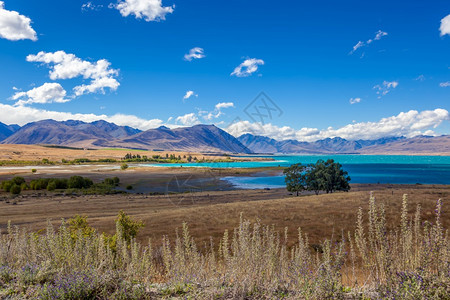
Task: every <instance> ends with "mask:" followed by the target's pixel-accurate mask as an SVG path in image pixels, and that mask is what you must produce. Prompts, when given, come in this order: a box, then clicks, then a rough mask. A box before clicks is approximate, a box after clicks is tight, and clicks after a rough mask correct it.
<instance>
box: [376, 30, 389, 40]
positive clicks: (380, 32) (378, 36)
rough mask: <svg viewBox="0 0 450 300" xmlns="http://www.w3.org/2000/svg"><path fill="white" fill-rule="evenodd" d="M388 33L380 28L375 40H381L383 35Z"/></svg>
mask: <svg viewBox="0 0 450 300" xmlns="http://www.w3.org/2000/svg"><path fill="white" fill-rule="evenodd" d="M387 35H388V34H387V32H384V31H381V30H378V31H377V33H376V35H375V38H374V40H375V41H379V40H381V38H382V37H383V36H387Z"/></svg>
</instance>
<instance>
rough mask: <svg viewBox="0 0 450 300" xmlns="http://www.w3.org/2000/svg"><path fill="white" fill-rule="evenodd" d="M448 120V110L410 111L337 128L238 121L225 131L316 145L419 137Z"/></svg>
mask: <svg viewBox="0 0 450 300" xmlns="http://www.w3.org/2000/svg"><path fill="white" fill-rule="evenodd" d="M446 120H449V112H448V111H447V110H445V109H435V110H426V111H422V112H418V111H416V110H410V111H408V112H401V113H400V114H398V115H397V116H392V117H388V118H383V119H381V120H379V121H378V122H361V123H353V124H349V125H346V126H343V127H341V128H338V129H334V128H332V127H329V128H327V129H323V130H320V129H317V128H302V129H300V130H296V129H293V128H291V127H288V126H284V127H278V126H275V125H272V124H264V125H262V124H260V123H250V122H249V121H239V122H236V123H233V124H231V125H230V126H229V127H228V128H227V129H226V130H227V131H228V132H229V133H230V134H232V135H234V136H240V135H242V134H245V133H252V134H256V135H262V136H267V137H271V138H274V139H276V140H288V139H293V140H298V141H306V142H313V141H317V140H320V139H325V138H334V137H341V138H345V139H348V140H359V139H367V140H371V139H378V138H383V137H391V136H406V137H413V136H417V135H422V134H427V135H431V134H432V133H433V131H432V130H431V129H433V128H437V127H438V126H439V125H440V124H441V123H442V122H443V121H446Z"/></svg>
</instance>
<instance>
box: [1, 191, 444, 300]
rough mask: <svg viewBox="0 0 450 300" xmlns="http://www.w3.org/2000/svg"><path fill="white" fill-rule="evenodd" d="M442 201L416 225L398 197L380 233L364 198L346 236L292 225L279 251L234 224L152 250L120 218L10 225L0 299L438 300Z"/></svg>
mask: <svg viewBox="0 0 450 300" xmlns="http://www.w3.org/2000/svg"><path fill="white" fill-rule="evenodd" d="M441 205H442V203H441V201H440V200H439V201H438V202H437V205H436V217H435V221H434V222H433V223H429V222H422V221H421V218H420V211H421V209H420V206H418V207H417V208H416V213H415V217H414V218H413V219H410V218H408V203H407V198H406V196H405V197H404V199H403V209H402V211H401V214H400V219H399V222H398V224H397V225H398V227H396V228H392V230H388V228H387V224H386V221H385V220H386V217H385V207H384V206H383V205H377V204H376V202H375V199H374V198H373V197H371V198H370V205H369V211H368V214H367V215H365V214H364V213H363V211H362V210H361V209H360V210H359V212H358V218H357V228H356V230H355V231H354V232H352V233H343V234H340V235H339V236H332V237H331V239H329V240H325V241H324V242H323V243H322V244H320V245H314V247H311V246H310V245H309V242H308V237H307V235H305V234H303V232H302V231H301V230H300V229H299V231H298V241H297V243H296V245H295V246H293V247H287V240H288V236H289V235H288V232H283V233H279V232H276V231H275V230H274V228H273V227H270V226H264V225H262V224H260V223H259V222H256V223H254V224H250V222H248V221H246V220H244V219H242V218H241V222H240V225H239V227H238V228H236V229H235V230H234V231H233V232H225V233H224V235H223V238H222V240H221V242H220V243H219V245H214V244H212V242H211V243H210V244H208V245H197V244H196V243H195V241H194V240H193V238H192V237H191V236H190V235H189V230H188V227H187V225H186V224H183V229H182V231H181V232H180V234H179V235H177V238H176V239H175V240H174V241H169V240H168V238H167V237H164V238H163V243H162V246H161V247H157V248H155V247H153V246H152V242H151V241H149V243H148V245H143V244H139V243H137V242H136V241H135V239H134V236H135V234H137V231H138V230H139V228H140V226H142V224H141V223H139V222H136V221H133V220H131V219H130V218H127V217H126V216H125V215H124V214H122V217H120V216H119V218H118V219H117V222H116V234H115V235H113V236H108V235H105V234H101V233H99V232H96V231H95V230H93V229H91V228H90V227H89V226H88V224H87V222H85V221H80V218H78V222H74V221H73V220H71V221H69V222H68V223H66V222H64V221H63V223H62V225H61V226H60V227H59V229H58V230H55V229H53V228H52V227H51V226H50V225H49V226H48V228H47V230H46V232H45V233H42V234H37V233H29V232H26V231H24V230H20V229H19V228H13V227H11V226H9V227H8V232H7V233H6V234H3V235H2V236H1V237H0V297H1V296H3V297H6V296H9V297H10V298H14V297H16V298H33V299H35V298H37V299H74V298H76V299H145V298H155V297H157V298H163V297H167V298H169V297H181V298H190V299H202V298H206V299H211V298H213V299H214V298H215V299H230V298H232V299H235V298H237V299H239V298H246V299H261V298H275V299H279V298H287V299H289V298H293V299H299V298H307V299H308V298H309V299H324V298H356V299H360V298H363V297H365V298H366V299H367V298H372V299H379V298H388V299H425V298H426V299H446V298H449V297H450V290H449V289H450V285H449V283H450V282H449V281H450V279H449V272H450V244H449V241H448V237H447V234H446V231H445V230H444V228H443V226H442V222H441ZM81 219H82V218H81ZM130 224H131V225H130ZM133 224H134V225H133Z"/></svg>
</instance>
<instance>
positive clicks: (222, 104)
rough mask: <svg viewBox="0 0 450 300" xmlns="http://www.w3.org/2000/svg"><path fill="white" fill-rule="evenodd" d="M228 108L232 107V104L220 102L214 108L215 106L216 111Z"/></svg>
mask: <svg viewBox="0 0 450 300" xmlns="http://www.w3.org/2000/svg"><path fill="white" fill-rule="evenodd" d="M230 107H234V103H233V102H220V103H217V104H216V106H215V108H216V109H217V110H221V109H223V108H230Z"/></svg>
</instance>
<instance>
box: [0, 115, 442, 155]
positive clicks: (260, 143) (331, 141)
mask: <svg viewBox="0 0 450 300" xmlns="http://www.w3.org/2000/svg"><path fill="white" fill-rule="evenodd" d="M0 141H1V142H0V143H2V144H48V145H63V146H72V147H84V148H103V147H115V148H130V149H143V150H156V149H158V150H172V151H176V150H178V151H190V152H210V153H211V152H214V153H260V154H272V153H285V154H350V153H353V154H427V153H442V154H450V136H440V137H429V136H418V137H414V138H409V139H407V138H405V137H387V138H381V139H377V140H356V141H349V140H346V139H343V138H340V137H335V138H327V139H323V140H318V141H315V142H310V143H308V142H299V141H296V140H284V141H277V140H274V139H272V138H268V137H263V136H255V135H251V134H244V135H242V136H240V137H238V138H235V137H234V136H232V135H230V134H228V133H227V132H225V131H223V130H222V129H220V128H217V127H216V126H214V125H195V126H192V127H183V128H176V129H169V128H167V127H165V126H161V127H159V128H155V129H150V130H147V131H141V130H138V129H134V128H131V127H128V126H118V125H116V124H113V123H109V122H106V121H95V122H92V123H86V122H82V121H74V120H69V121H64V122H58V121H54V120H43V121H38V122H32V123H28V124H26V125H25V126H23V127H20V126H18V125H5V124H3V123H0Z"/></svg>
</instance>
